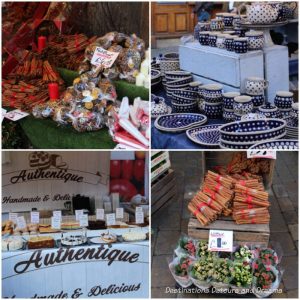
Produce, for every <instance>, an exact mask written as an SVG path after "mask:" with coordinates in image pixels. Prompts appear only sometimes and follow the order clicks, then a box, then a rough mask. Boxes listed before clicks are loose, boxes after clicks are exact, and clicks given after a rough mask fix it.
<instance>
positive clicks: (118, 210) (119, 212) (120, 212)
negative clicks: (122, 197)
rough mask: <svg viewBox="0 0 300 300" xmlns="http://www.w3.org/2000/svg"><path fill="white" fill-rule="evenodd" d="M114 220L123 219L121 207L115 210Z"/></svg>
mask: <svg viewBox="0 0 300 300" xmlns="http://www.w3.org/2000/svg"><path fill="white" fill-rule="evenodd" d="M116 218H117V219H123V218H124V208H123V207H118V208H116Z"/></svg>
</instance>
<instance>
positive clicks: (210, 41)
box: [208, 32, 218, 47]
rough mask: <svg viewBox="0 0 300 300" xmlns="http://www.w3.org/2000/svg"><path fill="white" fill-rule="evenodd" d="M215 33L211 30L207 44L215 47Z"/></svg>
mask: <svg viewBox="0 0 300 300" xmlns="http://www.w3.org/2000/svg"><path fill="white" fill-rule="evenodd" d="M217 35H218V34H217V33H215V32H211V33H209V35H208V46H210V47H216V42H217Z"/></svg>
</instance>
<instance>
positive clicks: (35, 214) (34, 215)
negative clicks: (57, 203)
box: [30, 211, 40, 224]
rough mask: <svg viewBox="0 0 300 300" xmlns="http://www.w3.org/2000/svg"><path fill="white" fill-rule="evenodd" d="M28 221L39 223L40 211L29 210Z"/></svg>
mask: <svg viewBox="0 0 300 300" xmlns="http://www.w3.org/2000/svg"><path fill="white" fill-rule="evenodd" d="M30 221H31V223H33V224H39V223H40V212H38V211H32V212H30Z"/></svg>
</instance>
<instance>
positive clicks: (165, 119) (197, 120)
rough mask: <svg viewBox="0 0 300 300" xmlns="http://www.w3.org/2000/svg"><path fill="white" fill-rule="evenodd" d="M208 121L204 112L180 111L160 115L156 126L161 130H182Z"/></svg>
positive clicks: (155, 123)
mask: <svg viewBox="0 0 300 300" xmlns="http://www.w3.org/2000/svg"><path fill="white" fill-rule="evenodd" d="M206 121H207V117H206V116H204V115H202V114H193V113H178V114H168V115H164V116H160V117H158V118H157V119H156V120H155V122H154V126H155V127H156V128H157V129H159V130H161V131H167V132H181V131H185V130H187V129H189V128H192V127H195V126H197V125H203V124H205V123H206Z"/></svg>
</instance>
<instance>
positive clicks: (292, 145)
mask: <svg viewBox="0 0 300 300" xmlns="http://www.w3.org/2000/svg"><path fill="white" fill-rule="evenodd" d="M298 148H299V145H298V140H274V141H269V142H262V143H257V144H255V145H253V146H251V147H250V149H274V150H295V149H298Z"/></svg>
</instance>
